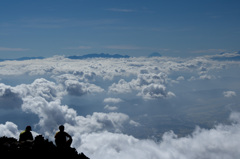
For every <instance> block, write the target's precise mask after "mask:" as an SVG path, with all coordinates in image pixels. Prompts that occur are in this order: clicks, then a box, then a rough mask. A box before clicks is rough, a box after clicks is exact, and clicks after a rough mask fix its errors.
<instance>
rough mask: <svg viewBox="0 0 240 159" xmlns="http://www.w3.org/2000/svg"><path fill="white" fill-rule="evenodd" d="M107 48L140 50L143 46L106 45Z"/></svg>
mask: <svg viewBox="0 0 240 159" xmlns="http://www.w3.org/2000/svg"><path fill="white" fill-rule="evenodd" d="M104 48H107V49H118V50H140V49H142V47H139V46H133V45H108V46H104Z"/></svg>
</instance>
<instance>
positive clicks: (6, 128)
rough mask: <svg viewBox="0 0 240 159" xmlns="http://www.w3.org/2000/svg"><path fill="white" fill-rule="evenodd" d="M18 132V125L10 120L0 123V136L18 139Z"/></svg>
mask: <svg viewBox="0 0 240 159" xmlns="http://www.w3.org/2000/svg"><path fill="white" fill-rule="evenodd" d="M19 132H20V131H19V130H18V126H17V125H16V124H14V123H12V122H9V121H7V122H6V123H5V124H0V134H1V136H7V137H14V138H16V139H18V136H19Z"/></svg>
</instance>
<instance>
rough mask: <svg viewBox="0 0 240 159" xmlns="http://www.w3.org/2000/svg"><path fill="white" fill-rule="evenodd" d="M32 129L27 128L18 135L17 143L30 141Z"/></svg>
mask: <svg viewBox="0 0 240 159" xmlns="http://www.w3.org/2000/svg"><path fill="white" fill-rule="evenodd" d="M31 131H32V128H31V126H27V127H26V129H25V130H24V131H22V132H21V133H20V135H19V141H29V140H30V141H32V140H33V136H32V133H31Z"/></svg>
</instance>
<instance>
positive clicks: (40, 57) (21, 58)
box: [0, 56, 45, 62]
mask: <svg viewBox="0 0 240 159" xmlns="http://www.w3.org/2000/svg"><path fill="white" fill-rule="evenodd" d="M44 58H45V57H42V56H39V57H20V58H16V59H0V62H2V61H25V60H36V59H44Z"/></svg>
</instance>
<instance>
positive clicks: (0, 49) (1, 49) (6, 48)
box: [0, 47, 29, 51]
mask: <svg viewBox="0 0 240 159" xmlns="http://www.w3.org/2000/svg"><path fill="white" fill-rule="evenodd" d="M27 50H29V49H24V48H9V47H0V51H27Z"/></svg>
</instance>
